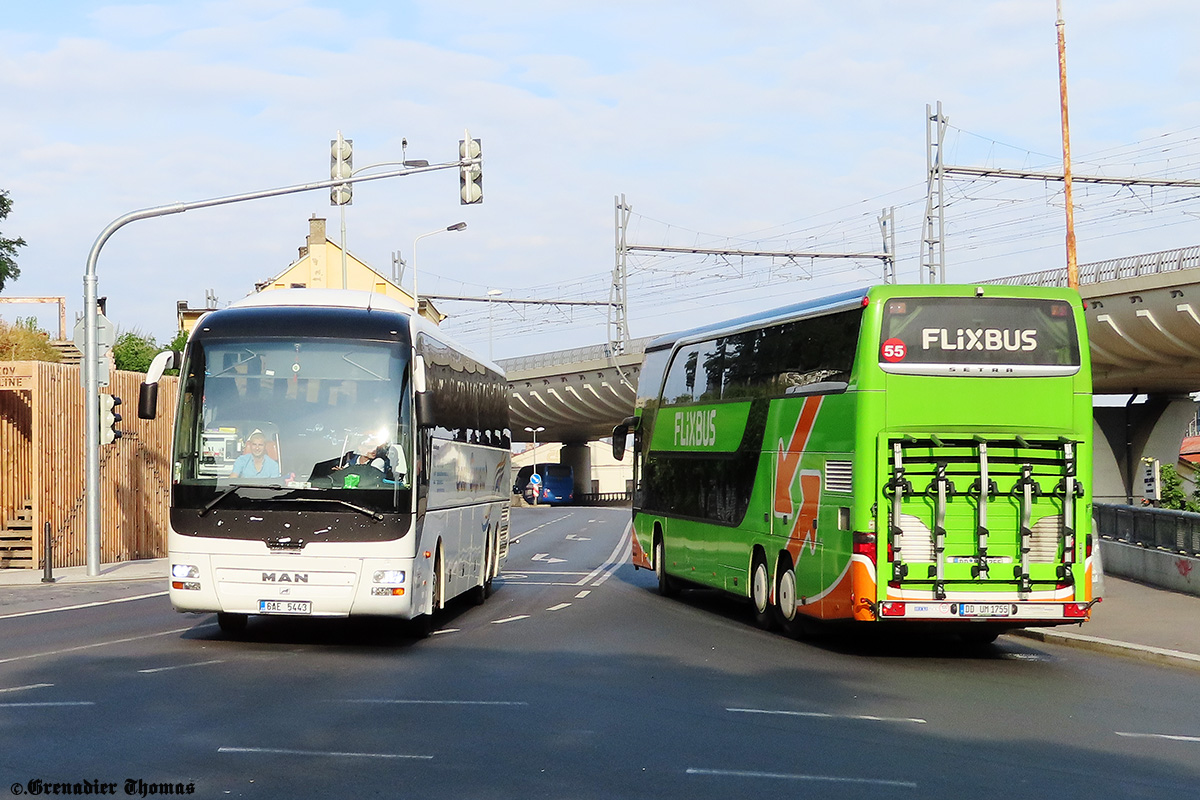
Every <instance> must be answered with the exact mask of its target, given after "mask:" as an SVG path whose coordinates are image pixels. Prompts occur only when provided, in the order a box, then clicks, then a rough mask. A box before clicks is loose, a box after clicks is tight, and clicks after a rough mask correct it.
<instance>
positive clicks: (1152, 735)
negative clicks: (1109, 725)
mask: <svg viewBox="0 0 1200 800" xmlns="http://www.w3.org/2000/svg"><path fill="white" fill-rule="evenodd" d="M1113 732H1114V733H1116V734H1117V736H1124V737H1126V738H1129V739H1169V740H1171V741H1172V742H1200V736H1184V735H1182V734H1177V733H1127V732H1125V731H1113Z"/></svg>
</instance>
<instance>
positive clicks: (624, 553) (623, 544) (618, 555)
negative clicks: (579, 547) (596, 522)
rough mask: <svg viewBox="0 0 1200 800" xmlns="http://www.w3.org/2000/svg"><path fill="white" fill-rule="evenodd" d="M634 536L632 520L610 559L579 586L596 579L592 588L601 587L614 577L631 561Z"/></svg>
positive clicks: (590, 573)
mask: <svg viewBox="0 0 1200 800" xmlns="http://www.w3.org/2000/svg"><path fill="white" fill-rule="evenodd" d="M632 535H633V520H630V521H629V524H627V525H626V526H625V532H624V533H622V534H621V538H620V539H619V540H617V546H616V547H614V548H613V551H612V552H611V553H609V554H608V558H607V559H605V561H604V563H603V564H601V565H600V566H598V567H596V568H595V569H594V570H592V571H591V572H589V573H588V575H587V577H585V578H584V579H583V580H581V581H580V582H579V585H580V586H584V585H586V584H587V583H588V581H591V580H593V579H595V583H593V584H592V586H600V585H601V584H603V583H604V582H605V581H606V580H608V579H609V578H610V577H612V574H613V573H614V572H616V571H617V570H618V569H619V568H620V567H621V565H623V564H624V563H625V562H626V561H628V560H629V551H630V548H631V547H632V544H631V543H632V541H633V539H632V538H631V537H632ZM601 573H603V574H601ZM597 576H599V578H597Z"/></svg>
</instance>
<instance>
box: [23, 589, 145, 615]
mask: <svg viewBox="0 0 1200 800" xmlns="http://www.w3.org/2000/svg"><path fill="white" fill-rule="evenodd" d="M166 596H167V593H166V592H152V593H150V594H139V595H136V596H134V597H119V598H117V599H116V600H97V601H96V602H95V603H80V604H79V605H77V606H63V607H61V608H43V609H41V610H40V611H18V612H16V613H15V614H3V615H0V619H15V618H17V617H33V616H36V615H38V614H53V613H54V612H56V611H78V610H79V609H81V608H95V607H96V606H111V605H112V604H113V603H132V602H133V601H134V600H145V599H147V598H149V597H166Z"/></svg>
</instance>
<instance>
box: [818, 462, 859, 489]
mask: <svg viewBox="0 0 1200 800" xmlns="http://www.w3.org/2000/svg"><path fill="white" fill-rule="evenodd" d="M853 472H854V464H853V462H851V461H826V462H825V491H827V492H841V493H843V494H850V493H851V492H852V491H853V489H854V483H853V480H852V475H853Z"/></svg>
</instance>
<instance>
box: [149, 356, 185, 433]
mask: <svg viewBox="0 0 1200 800" xmlns="http://www.w3.org/2000/svg"><path fill="white" fill-rule="evenodd" d="M182 361H183V358H182V355H181V354H180V353H179V352H177V351H175V350H164V351H163V352H161V353H159V354H158V355H156V356H155V357H154V360H153V361H151V362H150V368H149V369H147V370H146V380H145V381H143V382H142V385H141V387H140V388H139V389H138V418H139V419H154V418H155V417H157V416H158V381H159V380H160V379H161V378H162V376H163V373H164V372H166V371H167V370H169V369H178V368H179V365H180V363H181V362H182Z"/></svg>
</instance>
